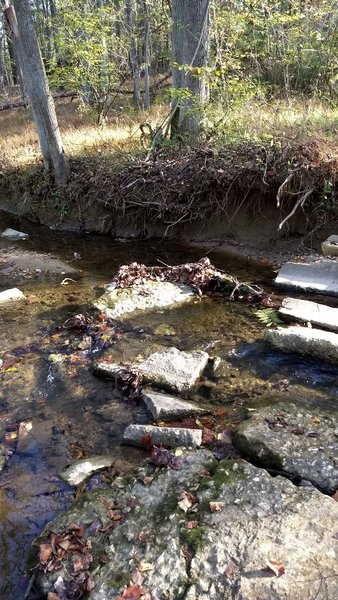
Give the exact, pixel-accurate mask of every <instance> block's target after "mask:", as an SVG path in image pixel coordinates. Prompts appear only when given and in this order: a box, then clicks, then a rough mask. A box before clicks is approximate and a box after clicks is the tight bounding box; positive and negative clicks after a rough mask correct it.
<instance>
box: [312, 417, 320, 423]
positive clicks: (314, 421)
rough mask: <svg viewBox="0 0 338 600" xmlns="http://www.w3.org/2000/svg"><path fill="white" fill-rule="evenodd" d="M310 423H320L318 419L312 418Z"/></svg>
mask: <svg viewBox="0 0 338 600" xmlns="http://www.w3.org/2000/svg"><path fill="white" fill-rule="evenodd" d="M311 421H312V423H320V419H319V418H318V417H312V419H311Z"/></svg>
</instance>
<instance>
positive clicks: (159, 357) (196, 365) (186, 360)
mask: <svg viewBox="0 0 338 600" xmlns="http://www.w3.org/2000/svg"><path fill="white" fill-rule="evenodd" d="M208 360H209V355H208V354H207V352H204V351H202V350H196V351H193V352H181V351H180V350H178V349H177V348H168V349H166V350H163V352H154V354H151V355H150V356H148V358H147V359H146V360H144V361H143V362H141V363H140V364H138V365H137V369H138V370H139V371H140V372H141V374H142V375H143V377H144V379H145V381H146V382H148V383H154V384H156V385H158V386H160V387H163V388H164V389H167V390H169V391H174V392H188V391H189V390H190V389H191V388H192V387H194V385H195V384H196V383H197V381H198V379H199V377H200V376H201V375H202V373H203V371H204V369H205V367H206V365H207V362H208Z"/></svg>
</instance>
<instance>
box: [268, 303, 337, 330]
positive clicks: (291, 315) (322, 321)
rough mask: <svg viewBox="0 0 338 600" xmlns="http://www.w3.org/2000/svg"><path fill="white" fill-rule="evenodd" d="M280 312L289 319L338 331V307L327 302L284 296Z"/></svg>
mask: <svg viewBox="0 0 338 600" xmlns="http://www.w3.org/2000/svg"><path fill="white" fill-rule="evenodd" d="M278 314H280V315H281V316H282V317H283V318H284V319H285V320H287V321H301V322H310V323H311V324H312V325H314V326H315V327H323V328H324V329H329V330H330V331H338V308H331V306H325V304H318V303H317V302H310V301H309V300H298V299H297V298H284V300H283V302H282V307H281V308H280V309H279V311H278Z"/></svg>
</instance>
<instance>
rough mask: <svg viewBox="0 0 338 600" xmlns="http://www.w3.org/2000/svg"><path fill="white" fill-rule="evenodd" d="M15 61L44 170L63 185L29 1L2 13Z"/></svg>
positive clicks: (63, 165)
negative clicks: (32, 119)
mask: <svg viewBox="0 0 338 600" xmlns="http://www.w3.org/2000/svg"><path fill="white" fill-rule="evenodd" d="M5 15H6V18H7V21H8V23H9V26H10V28H11V31H12V36H13V40H14V44H15V47H16V50H17V55H18V57H19V63H20V67H21V73H22V77H23V81H24V86H25V90H26V92H27V96H28V98H29V102H30V105H31V108H32V112H33V117H34V121H35V126H36V129H37V133H38V136H39V141H40V146H41V152H42V157H43V162H44V166H45V169H46V170H48V171H52V172H53V175H54V178H55V183H56V184H57V185H64V184H65V183H67V180H68V177H69V166H68V162H67V159H66V157H65V155H64V152H63V148H62V142H61V135H60V131H59V126H58V122H57V118H56V113H55V106H54V101H53V98H52V96H51V94H50V92H49V87H48V82H47V78H46V74H45V70H44V66H43V62H42V57H41V53H40V48H39V45H38V41H37V37H36V33H35V29H34V23H33V19H32V14H31V7H30V1H29V0H14V8H13V6H11V7H9V8H7V9H6V10H5Z"/></svg>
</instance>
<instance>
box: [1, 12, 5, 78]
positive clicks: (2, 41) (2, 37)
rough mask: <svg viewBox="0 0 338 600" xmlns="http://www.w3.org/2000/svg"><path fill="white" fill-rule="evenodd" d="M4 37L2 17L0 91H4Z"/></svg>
mask: <svg viewBox="0 0 338 600" xmlns="http://www.w3.org/2000/svg"><path fill="white" fill-rule="evenodd" d="M4 38H5V35H4V23H3V18H2V15H1V17H0V90H3V89H4V85H5V78H6V74H5V72H6V68H5V44H4V42H5V39H4Z"/></svg>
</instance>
